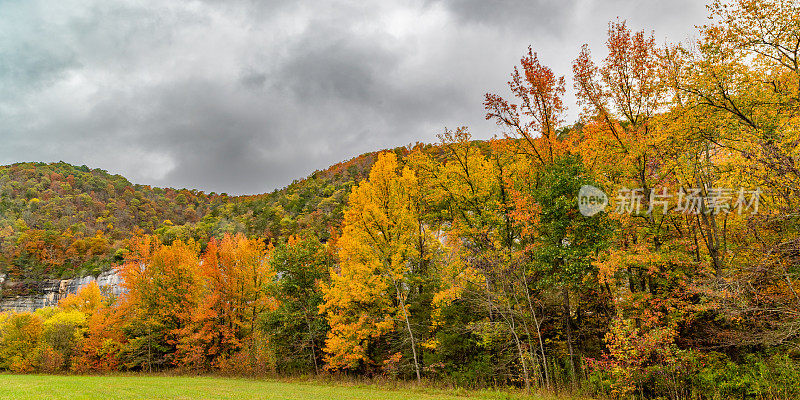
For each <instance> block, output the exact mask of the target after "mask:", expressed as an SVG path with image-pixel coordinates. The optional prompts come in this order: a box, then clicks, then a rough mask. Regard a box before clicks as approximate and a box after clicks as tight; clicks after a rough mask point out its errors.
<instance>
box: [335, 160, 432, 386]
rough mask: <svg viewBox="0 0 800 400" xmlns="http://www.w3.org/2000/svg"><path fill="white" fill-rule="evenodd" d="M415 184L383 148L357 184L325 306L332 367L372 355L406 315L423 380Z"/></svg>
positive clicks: (359, 361)
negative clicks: (414, 275)
mask: <svg viewBox="0 0 800 400" xmlns="http://www.w3.org/2000/svg"><path fill="white" fill-rule="evenodd" d="M417 191H418V183H417V177H416V176H415V174H414V172H413V171H411V169H409V168H408V167H405V168H403V169H402V170H400V171H398V162H397V157H396V155H395V154H394V153H391V152H385V153H381V154H379V155H378V159H377V161H376V163H375V165H373V167H372V170H371V171H370V175H369V179H368V180H366V181H363V182H361V184H359V185H358V186H357V187H355V188H353V191H352V193H351V194H350V199H349V203H348V208H347V210H346V211H345V215H344V225H343V232H342V236H341V238H340V239H339V241H338V245H339V259H340V264H339V267H338V270H336V269H335V270H332V271H331V283H330V285H328V286H326V287H324V288H323V290H324V301H325V302H324V304H322V305H321V306H320V311H321V312H324V313H326V314H327V317H328V321H329V323H330V327H331V330H330V332H329V333H328V339H327V341H326V348H325V350H326V352H327V353H328V356H327V357H326V361H327V362H328V368H331V369H337V368H355V367H358V366H359V365H363V364H365V363H370V362H372V361H374V360H372V359H371V356H370V351H371V350H373V349H371V348H370V347H371V346H374V342H375V341H376V340H377V339H379V338H381V337H382V336H384V335H385V334H387V333H389V332H391V331H393V329H394V323H395V319H396V318H398V319H399V318H402V321H403V322H404V325H405V329H406V331H407V334H408V339H409V342H410V344H411V352H412V356H413V358H414V367H415V372H416V375H417V380H419V379H421V376H420V375H421V374H420V366H419V360H418V357H417V346H416V343H415V339H414V332H413V330H412V328H411V323H410V316H409V310H408V303H409V294H410V293H411V291H410V286H411V285H410V284H409V280H408V279H409V275H410V274H411V272H412V271H411V264H412V261H413V260H414V259H416V258H417V257H418V256H419V249H417V247H416V246H415V244H416V243H419V235H424V234H425V232H424V228H421V227H422V225H421V224H420V221H419V213H418V212H417V210H418V208H417V207H416V205H415V204H414V199H415V198H416V197H417V196H416V194H417Z"/></svg>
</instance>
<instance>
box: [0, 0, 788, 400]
mask: <svg viewBox="0 0 800 400" xmlns="http://www.w3.org/2000/svg"><path fill="white" fill-rule="evenodd" d="M708 10H709V16H710V19H709V22H708V24H707V25H704V26H700V27H698V28H697V38H698V39H697V41H696V42H693V43H678V44H669V43H667V44H660V43H658V42H657V41H656V39H655V36H654V34H653V33H652V32H647V31H635V30H632V29H630V28H629V26H628V25H627V24H626V22H625V21H622V20H616V21H612V22H610V23H609V25H608V31H607V37H606V52H605V53H604V54H591V53H590V51H589V47H588V46H584V48H583V50H582V51H580V52H579V53H578V54H575V55H574V62H573V63H572V70H571V71H554V70H552V69H551V68H549V67H548V66H547V62H546V61H547V60H544V59H540V58H539V56H538V54H537V52H536V48H535V47H531V48H529V49H527V51H525V52H524V53H523V54H522V57H521V59H520V62H519V64H518V65H509V66H508V68H509V71H510V78H509V81H508V90H509V91H508V93H509V94H510V95H499V94H493V93H487V94H486V95H485V98H484V103H483V106H484V109H485V118H486V119H487V120H489V121H492V122H495V123H496V124H497V127H498V131H497V132H498V134H497V136H496V137H495V138H494V139H492V140H488V141H484V140H474V139H473V137H472V136H471V133H470V130H469V128H468V127H457V128H455V127H454V128H451V129H443V130H442V131H441V133H440V135H439V142H438V143H432V144H424V143H417V144H414V145H409V146H405V147H400V148H396V149H392V150H385V151H379V152H374V153H369V154H364V155H362V156H359V157H356V158H354V159H351V160H349V161H345V162H342V163H340V164H336V165H333V166H331V167H330V168H329V169H327V170H321V171H317V172H315V173H314V174H312V175H311V176H309V177H307V178H305V179H301V180H297V181H295V182H294V183H292V184H291V185H289V186H288V187H286V188H284V189H281V190H276V191H274V192H272V193H267V194H262V195H255V196H230V195H227V194H216V193H204V192H201V191H196V190H186V189H182V190H178V189H162V188H157V187H150V186H145V185H137V184H133V183H131V182H129V181H128V180H127V179H125V178H123V177H122V176H119V175H111V174H109V173H107V172H105V171H103V170H100V169H90V168H89V167H86V166H73V165H70V164H67V163H63V162H62V163H17V164H13V165H9V166H3V167H0V276H5V281H0V283H2V285H3V287H2V292H0V296H2V297H4V298H10V297H14V296H25V295H27V294H29V293H32V292H34V291H35V290H36V283H37V282H40V281H42V280H46V279H65V278H71V277H78V276H88V275H94V276H96V275H97V274H99V273H101V272H105V271H111V270H115V271H117V273H118V274H119V275H120V277H121V278H122V289H123V290H122V294H119V295H114V294H112V293H110V292H109V291H108V290H107V289H106V288H103V287H100V286H98V285H97V283H91V284H89V285H88V286H85V287H83V288H82V289H81V290H80V291H79V292H78V293H76V294H74V295H70V296H69V297H67V298H65V299H64V300H62V301H61V302H60V303H59V304H58V306H57V307H47V308H42V309H39V310H36V311H35V312H17V313H15V312H6V313H2V314H0V370H4V371H13V372H21V373H25V372H45V373H106V372H118V371H133V372H143V373H151V372H161V371H179V372H180V373H187V374H195V373H198V374H200V373H202V374H205V373H214V374H216V373H219V374H234V375H247V376H250V375H277V376H297V375H315V376H318V375H326V376H341V377H351V378H352V377H357V378H365V379H372V378H377V377H381V378H386V379H394V380H403V381H409V382H419V383H420V384H425V383H431V384H444V385H452V386H457V387H467V388H482V387H513V388H516V389H519V390H521V391H530V392H540V393H570V394H573V395H584V396H592V397H597V398H614V399H728V398H736V399H741V398H752V399H766V398H776V399H777V398H779V399H792V398H798V397H800V296H798V291H800V284H798V283H797V282H796V281H797V280H798V278H800V215H799V214H798V210H800V164H799V163H800V151H799V150H798V142H800V5H798V4H797V3H796V2H792V1H781V0H737V1H734V2H719V1H714V2H712V3H711V4H710V5H709V7H708ZM599 33H600V32H598V34H599ZM565 74H568V76H569V77H570V78H571V81H572V82H573V83H574V89H575V93H576V94H577V97H578V104H575V105H572V104H569V105H567V104H565V93H566V91H567V87H566V85H567V80H566V78H565V76H564V75H565ZM568 106H569V107H570V108H573V107H574V108H577V109H580V119H579V121H578V122H576V123H574V124H571V125H570V124H568V123H567V121H566V114H565V112H566V109H567V107H568ZM587 190H589V191H591V193H593V197H587V196H586V193H587V192H586V191H587Z"/></svg>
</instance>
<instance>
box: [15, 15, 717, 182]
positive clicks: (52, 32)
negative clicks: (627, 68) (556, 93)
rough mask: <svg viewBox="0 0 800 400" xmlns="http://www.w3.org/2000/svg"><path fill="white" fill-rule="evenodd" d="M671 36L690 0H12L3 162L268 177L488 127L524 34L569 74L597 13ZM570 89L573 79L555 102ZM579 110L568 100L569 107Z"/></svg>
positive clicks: (484, 132) (690, 21) (169, 178)
mask: <svg viewBox="0 0 800 400" xmlns="http://www.w3.org/2000/svg"><path fill="white" fill-rule="evenodd" d="M617 17H620V18H623V19H628V20H629V22H630V23H631V25H632V26H633V27H635V28H637V29H640V28H648V29H654V30H655V31H656V37H657V38H658V39H659V41H662V40H663V39H670V40H681V39H683V38H684V37H685V36H686V35H688V34H690V33H691V32H692V25H694V24H698V23H702V22H703V8H702V5H700V4H698V3H697V2H694V1H690V0H682V1H652V2H641V1H638V2H637V1H632V0H614V1H602V2H601V1H593V0H579V1H549V0H536V1H516V0H512V1H507V2H484V1H473V0H461V1H459V0H441V1H439V0H419V1H400V0H398V1H384V2H374V3H369V4H366V3H363V2H344V1H338V2H335V1H334V2H316V1H299V2H298V1H271V2H261V1H252V0H237V1H213V0H206V1H187V2H161V1H155V0H152V1H147V0H142V1H138V0H128V1H114V2H109V1H104V0H95V1H89V0H80V1H77V0H76V1H72V0H65V1H21V0H20V1H7V2H2V3H0V138H2V143H0V163H10V162H16V161H28V160H35V161H57V160H64V161H68V162H71V163H75V164H86V165H89V166H91V167H99V168H103V169H107V170H109V171H111V172H113V173H120V174H122V175H125V176H126V177H129V178H130V179H131V180H133V181H134V182H137V183H146V184H152V185H160V186H173V187H188V188H198V189H203V190H207V191H216V192H229V193H258V192H264V191H269V190H272V189H275V188H278V187H281V186H284V185H286V184H288V183H289V182H291V181H292V180H293V179H297V178H301V177H303V176H305V175H307V174H308V173H310V172H312V171H313V170H314V169H320V168H325V167H327V166H328V165H330V164H332V163H335V162H338V161H341V160H343V159H347V158H350V157H353V156H356V155H358V154H360V153H363V152H367V151H372V150H377V149H381V148H387V147H395V146H402V145H406V144H410V143H413V142H415V141H426V142H430V141H434V140H435V135H436V134H437V133H439V132H441V130H442V129H443V128H444V127H445V126H447V127H450V128H453V127H456V126H459V125H469V126H470V127H471V130H472V132H473V134H474V136H476V137H479V138H488V137H491V136H492V135H494V134H495V133H497V129H496V128H495V127H494V126H493V125H492V124H490V123H488V122H486V121H484V119H483V114H484V112H483V110H482V106H481V101H482V95H483V93H485V92H487V91H492V92H500V93H504V90H505V89H504V85H505V82H506V81H507V79H508V73H509V72H510V71H511V69H512V68H513V65H514V64H516V63H517V62H518V61H519V57H520V56H521V55H522V53H523V52H524V51H525V48H526V47H527V45H529V44H532V45H533V46H534V48H535V49H536V50H537V51H538V52H539V54H540V58H541V59H542V60H543V62H545V63H547V64H549V65H551V66H552V67H553V68H554V70H555V71H556V72H557V73H559V74H564V75H567V77H569V72H570V63H571V61H572V59H573V58H574V56H575V54H576V53H577V51H578V49H579V47H580V45H581V44H582V43H589V44H590V46H591V47H592V49H593V51H595V54H597V55H602V44H603V41H604V35H605V30H606V29H607V23H608V21H609V20H613V19H615V18H617ZM571 99H572V94H571V92H570V93H568V96H567V103H568V104H569V103H571ZM575 116H577V110H576V109H575V107H571V109H570V110H569V118H570V119H574V118H575Z"/></svg>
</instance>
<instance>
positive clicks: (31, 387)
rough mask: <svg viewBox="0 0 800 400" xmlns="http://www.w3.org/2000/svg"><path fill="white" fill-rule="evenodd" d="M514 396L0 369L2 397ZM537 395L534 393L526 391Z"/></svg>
mask: <svg viewBox="0 0 800 400" xmlns="http://www.w3.org/2000/svg"><path fill="white" fill-rule="evenodd" d="M510 398H514V399H518V398H522V397H517V396H514V397H509V395H507V394H504V393H499V392H486V391H484V392H466V391H461V392H456V391H446V390H434V389H416V388H412V387H410V388H404V389H391V388H388V387H382V386H377V385H346V384H338V383H334V384H328V383H322V382H306V381H300V382H288V381H276V380H262V379H244V378H220V377H175V376H60V375H3V374H0V399H15V400H25V399H103V400H105V399H187V400H189V399H192V400H194V399H264V400H271V399H281V400H284V399H298V400H304V399H330V400H337V399H347V400H366V399H387V400H401V399H409V400H410V399H424V400H451V399H452V400H454V399H510ZM525 398H527V399H537V397H525Z"/></svg>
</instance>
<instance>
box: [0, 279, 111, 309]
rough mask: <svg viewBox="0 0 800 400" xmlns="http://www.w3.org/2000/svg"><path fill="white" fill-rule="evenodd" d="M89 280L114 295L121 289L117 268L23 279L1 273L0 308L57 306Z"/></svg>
mask: <svg viewBox="0 0 800 400" xmlns="http://www.w3.org/2000/svg"><path fill="white" fill-rule="evenodd" d="M92 281H97V285H98V286H100V290H102V291H106V292H108V293H110V294H113V295H120V294H121V293H122V285H121V278H120V276H119V274H118V273H117V270H111V271H108V272H103V273H102V274H100V275H98V276H85V277H82V278H74V279H62V280H57V279H53V280H46V281H37V282H26V283H23V282H14V281H10V280H6V279H5V277H4V276H2V275H0V312H2V311H14V312H24V311H35V310H37V309H40V308H44V307H53V306H56V305H58V302H59V301H60V300H61V299H63V298H65V297H67V296H68V295H70V294H75V293H77V292H78V290H80V289H81V288H82V287H84V286H86V285H88V284H89V283H90V282H92ZM20 293H21V294H20Z"/></svg>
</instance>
